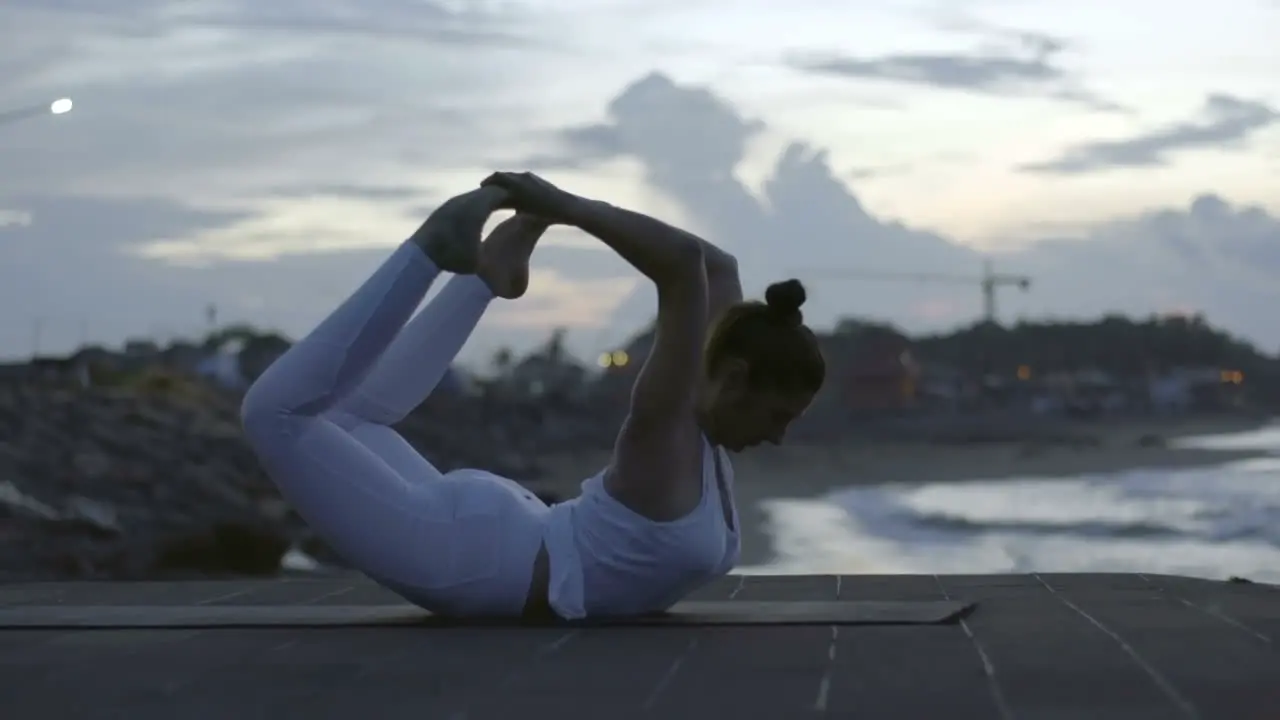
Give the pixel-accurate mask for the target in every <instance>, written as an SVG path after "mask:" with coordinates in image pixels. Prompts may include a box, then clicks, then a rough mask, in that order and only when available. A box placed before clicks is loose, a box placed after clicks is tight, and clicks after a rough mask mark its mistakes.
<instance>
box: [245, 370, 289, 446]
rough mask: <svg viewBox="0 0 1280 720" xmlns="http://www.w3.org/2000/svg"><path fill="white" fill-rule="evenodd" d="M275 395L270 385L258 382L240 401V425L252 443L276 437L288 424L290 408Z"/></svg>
mask: <svg viewBox="0 0 1280 720" xmlns="http://www.w3.org/2000/svg"><path fill="white" fill-rule="evenodd" d="M275 395H276V393H274V392H272V390H271V387H270V386H269V385H264V384H263V383H261V382H256V383H254V384H253V385H251V386H249V390H248V392H246V393H245V394H244V398H243V399H242V400H241V401H240V425H241V427H242V428H244V433H245V436H246V437H247V438H248V439H249V441H250V443H255V444H256V443H257V442H258V441H261V440H265V439H267V438H270V437H275V436H276V435H277V434H279V433H280V432H281V431H282V430H283V428H284V425H285V424H287V422H288V419H289V416H290V414H291V413H290V411H289V408H288V407H287V406H286V405H285V404H284V403H282V402H280V401H279V398H277V397H275Z"/></svg>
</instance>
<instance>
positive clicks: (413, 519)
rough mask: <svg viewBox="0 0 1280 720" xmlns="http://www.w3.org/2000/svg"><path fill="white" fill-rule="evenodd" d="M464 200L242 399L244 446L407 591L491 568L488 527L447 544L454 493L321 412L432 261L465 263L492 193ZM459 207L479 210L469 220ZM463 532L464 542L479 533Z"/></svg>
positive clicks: (364, 563)
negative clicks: (396, 464)
mask: <svg viewBox="0 0 1280 720" xmlns="http://www.w3.org/2000/svg"><path fill="white" fill-rule="evenodd" d="M464 197H466V196H464ZM451 202H454V201H451ZM465 203H469V206H464V207H462V208H459V207H458V206H457V205H455V206H453V208H452V212H453V213H454V215H453V217H450V216H449V215H447V214H446V215H444V216H443V217H439V218H437V217H436V216H433V218H431V219H429V220H428V221H427V223H426V224H425V225H424V229H423V231H420V233H419V235H415V238H414V239H413V240H410V241H408V242H406V243H405V244H403V245H402V246H401V247H400V248H399V249H397V250H396V251H395V253H393V254H392V256H391V257H390V258H389V259H388V260H387V261H386V262H385V263H383V265H382V266H380V267H379V268H378V269H377V271H376V272H375V273H374V274H373V276H372V277H370V278H369V279H368V280H367V281H366V282H365V283H364V284H363V285H361V286H360V288H359V289H357V290H356V292H355V293H354V294H353V295H352V296H351V297H350V298H348V299H347V300H346V301H345V302H344V303H343V304H342V305H341V306H339V307H338V309H337V310H335V311H334V312H333V314H331V315H330V316H329V317H328V318H326V319H325V320H324V321H322V322H321V323H320V324H319V326H317V327H316V329H315V330H313V331H312V332H311V333H310V334H309V335H307V337H305V338H303V339H302V340H301V341H299V342H298V343H297V344H296V345H294V346H293V347H292V348H291V349H290V350H289V351H288V352H286V353H285V354H284V355H282V356H281V357H280V358H279V359H278V360H277V361H276V362H275V363H274V364H273V365H272V366H271V367H270V368H268V370H267V372H265V373H264V374H263V375H262V377H260V378H259V379H258V381H257V382H255V383H254V385H253V387H251V388H250V390H249V392H248V393H247V394H246V396H245V400H244V404H243V407H242V417H243V422H244V427H245V433H246V436H247V437H248V440H249V442H250V444H251V446H252V447H253V449H254V450H255V451H256V452H257V454H258V456H259V458H260V459H261V461H262V463H263V465H264V466H265V468H266V469H267V471H268V473H269V474H270V475H271V477H272V478H273V479H274V480H275V482H276V483H277V485H278V486H279V487H280V491H281V493H282V495H284V497H285V499H287V500H288V501H289V502H291V503H292V504H293V505H294V507H295V508H296V509H297V510H298V512H299V514H301V515H302V517H303V518H304V519H306V520H307V522H308V523H309V524H311V525H312V527H313V528H314V529H315V530H316V531H317V533H319V534H320V535H321V536H322V537H324V538H325V539H326V540H327V541H328V542H329V543H330V544H331V545H332V546H333V547H334V549H335V550H337V551H338V552H339V553H341V554H343V555H344V556H345V557H346V558H347V559H348V561H350V562H351V563H352V564H354V565H355V566H356V567H358V568H359V569H361V570H363V571H365V572H366V573H368V574H369V575H371V576H373V577H375V578H378V579H381V580H384V581H387V582H389V583H392V584H395V585H397V586H399V587H407V588H414V589H417V590H426V591H430V590H432V589H434V588H448V587H455V586H458V585H460V584H465V583H468V582H472V581H474V580H475V579H476V578H478V577H480V576H482V575H483V574H484V573H487V572H491V571H492V559H493V558H494V557H496V553H497V552H498V551H499V549H500V548H499V545H498V543H500V542H501V538H499V537H498V535H499V533H498V532H497V531H495V532H493V533H492V534H493V538H492V539H491V540H489V541H488V542H487V543H480V544H476V543H475V542H469V543H467V542H461V541H458V542H454V541H453V538H454V536H455V535H456V533H454V532H451V530H452V526H453V525H454V524H455V523H456V522H458V521H459V518H456V517H455V516H456V512H455V509H456V508H455V505H456V503H455V502H454V501H455V500H456V498H454V497H451V496H450V495H449V493H448V491H447V490H446V489H445V486H444V485H441V486H439V487H436V486H435V485H434V484H417V483H413V484H411V483H408V482H406V481H405V480H404V479H403V478H402V477H401V475H400V473H398V472H396V470H395V469H394V468H393V467H392V466H391V465H390V464H388V462H387V461H386V460H384V459H383V458H381V457H379V456H378V455H377V454H375V453H373V452H371V451H370V449H369V448H367V447H365V446H364V445H362V444H361V443H360V442H358V441H357V440H355V439H354V438H353V437H352V436H351V435H349V434H348V433H347V432H345V431H344V430H343V429H342V428H341V427H339V426H338V425H337V424H335V423H334V422H333V421H332V420H331V419H330V418H328V417H324V414H325V413H326V412H327V411H329V410H331V409H333V408H334V407H335V406H336V405H337V404H339V403H340V402H342V401H343V399H344V398H346V397H347V396H349V394H350V393H351V392H352V391H353V390H354V389H355V388H356V387H357V386H359V385H360V384H361V383H362V382H363V381H364V380H365V379H366V378H367V376H368V375H369V372H370V370H371V369H372V368H373V366H374V365H375V363H376V362H377V361H378V359H379V357H380V356H381V355H382V353H383V351H384V350H385V349H386V348H387V346H388V345H389V344H390V343H391V342H392V340H393V338H395V337H396V336H397V334H398V331H399V330H400V329H401V325H402V324H403V322H404V321H405V320H406V319H407V318H408V317H409V315H410V314H411V313H412V312H413V310H414V308H416V307H417V305H418V304H419V302H421V299H422V297H423V296H424V295H425V294H426V291H427V289H428V287H429V286H430V284H431V283H432V281H433V280H434V279H435V277H436V276H437V275H438V274H439V272H440V270H441V269H444V268H443V267H442V266H443V265H451V266H453V267H454V268H456V269H458V270H463V271H466V270H469V269H470V270H474V269H475V265H474V262H475V258H476V256H477V253H476V252H475V251H474V250H473V251H468V249H467V248H466V247H465V244H466V243H468V242H470V243H472V244H475V245H478V244H479V234H480V231H481V230H482V229H483V220H484V217H487V215H488V213H489V211H491V210H492V207H493V206H494V205H496V201H495V199H494V198H493V196H492V194H488V195H484V194H473V195H472V196H471V197H470V199H468V200H465ZM447 207H449V204H448V203H446V208H447ZM446 208H442V209H441V211H437V214H440V213H442V212H443V211H444V210H445V209H446ZM466 213H470V214H471V215H473V216H474V215H481V214H482V215H483V217H480V222H479V223H478V224H477V223H474V222H471V221H470V220H469V219H468V217H465V216H464V215H465V214H466ZM459 216H464V217H459ZM471 226H474V235H471V234H470V232H471V230H472V227H471ZM468 254H469V257H470V259H471V262H472V263H473V264H472V265H471V267H468V266H467V261H468ZM446 362H447V361H446ZM465 535H466V536H467V538H468V539H469V540H474V538H476V537H477V536H478V535H479V534H478V533H465Z"/></svg>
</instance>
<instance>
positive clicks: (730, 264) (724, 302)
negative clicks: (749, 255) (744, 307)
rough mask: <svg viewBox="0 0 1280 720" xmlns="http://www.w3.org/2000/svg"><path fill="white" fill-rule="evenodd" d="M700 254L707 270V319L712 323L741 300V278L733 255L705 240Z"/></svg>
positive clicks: (736, 260)
mask: <svg viewBox="0 0 1280 720" xmlns="http://www.w3.org/2000/svg"><path fill="white" fill-rule="evenodd" d="M702 255H703V258H704V266H705V267H706V271H707V319H708V321H709V322H713V323H714V322H716V321H717V320H719V319H720V316H721V315H723V314H724V313H725V311H726V310H728V309H729V308H730V307H732V306H734V305H737V304H738V303H740V302H742V280H741V279H740V278H739V277H738V259H737V258H735V257H734V256H732V255H730V254H729V253H727V252H725V251H723V250H721V249H720V248H718V247H716V246H715V245H712V244H711V243H709V242H706V241H705V240H704V241H703V244H702Z"/></svg>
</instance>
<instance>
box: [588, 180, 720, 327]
mask: <svg viewBox="0 0 1280 720" xmlns="http://www.w3.org/2000/svg"><path fill="white" fill-rule="evenodd" d="M580 202H581V203H582V207H581V208H580V209H579V210H578V211H577V212H576V213H574V214H575V215H578V216H579V217H577V218H575V219H574V220H572V221H569V222H567V223H566V224H570V225H575V226H577V227H578V228H580V229H582V230H584V231H586V232H588V233H590V234H591V235H594V236H596V237H597V238H600V239H601V240H603V241H604V242H605V243H606V244H608V245H609V246H610V247H613V248H614V250H615V251H617V252H618V254H619V255H621V256H622V258H623V259H624V260H626V261H627V262H629V263H631V265H632V266H633V267H635V268H636V269H637V270H639V271H640V272H641V273H643V274H644V275H645V276H646V277H648V278H649V279H650V280H653V281H654V282H658V277H657V276H656V275H655V274H654V272H660V269H659V268H656V267H655V268H652V270H653V271H654V272H650V271H646V269H645V267H644V266H642V265H641V264H637V260H640V261H650V260H655V259H656V258H647V257H646V258H636V260H633V259H632V258H633V255H629V254H628V252H624V251H623V250H622V249H621V248H620V247H618V243H619V242H622V243H624V244H626V245H627V246H628V247H631V246H635V251H636V252H641V253H646V254H648V253H652V254H654V255H659V254H664V253H665V252H666V251H667V250H668V249H669V246H668V247H663V246H662V243H661V242H660V241H662V240H663V238H665V237H668V236H675V237H673V239H672V241H673V242H675V243H678V244H681V245H683V244H684V242H686V241H687V242H693V243H697V244H698V245H699V246H700V247H701V248H702V258H703V270H704V271H705V272H706V275H707V319H708V320H709V321H711V322H714V321H715V320H716V319H717V318H719V317H720V315H721V314H723V313H724V311H725V310H728V309H729V308H730V307H731V306H733V305H736V304H738V303H740V302H742V281H741V279H740V278H739V277H738V259H737V258H735V257H734V256H733V255H730V254H729V253H727V252H725V251H724V250H721V249H720V248H718V247H716V246H715V245H713V244H711V243H710V242H707V241H706V240H703V239H702V238H700V237H698V236H696V235H694V234H692V233H689V232H686V231H684V230H681V229H680V228H677V227H673V226H671V225H668V224H666V223H664V222H662V221H660V220H656V219H654V218H651V217H648V216H647V215H642V214H640V213H636V212H631V211H629V210H623V209H622V208H618V207H614V206H612V205H609V204H608V203H604V202H600V201H592V200H580ZM584 223H585V224H584ZM589 225H594V226H595V228H596V229H595V230H592V229H591V227H588V226H589ZM604 225H607V228H606V227H603V226H604ZM601 231H602V232H604V234H605V235H610V236H613V237H612V239H609V238H605V237H602V236H601ZM622 235H625V236H626V237H625V238H623V237H622ZM631 238H635V239H636V240H637V242H635V243H630V242H627V240H629V239H631ZM681 238H683V241H682V240H680V239H681ZM659 262H661V261H659ZM645 264H657V263H653V262H649V263H645Z"/></svg>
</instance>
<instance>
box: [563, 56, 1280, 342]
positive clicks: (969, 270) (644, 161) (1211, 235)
mask: <svg viewBox="0 0 1280 720" xmlns="http://www.w3.org/2000/svg"><path fill="white" fill-rule="evenodd" d="M766 130H767V128H766V127H765V126H764V125H763V124H762V123H760V122H758V121H754V120H751V119H748V118H744V117H743V116H742V115H741V113H740V112H739V111H738V110H737V109H736V108H734V107H733V106H732V105H731V104H729V103H728V102H727V101H726V100H724V99H723V98H721V97H719V96H717V95H716V94H714V93H712V92H711V91H709V90H708V89H706V88H704V87H698V86H690V85H683V84H679V83H677V82H675V81H674V80H673V79H671V78H670V77H668V76H666V75H662V74H656V73H655V74H649V75H646V76H644V77H642V78H639V79H637V80H636V81H634V82H632V83H630V84H629V85H628V86H626V87H625V88H623V89H622V90H621V91H620V92H619V93H618V95H617V96H615V97H614V98H613V100H612V101H611V102H610V103H609V105H608V111H607V119H606V121H605V122H602V123H596V124H592V125H590V126H587V127H585V128H584V127H577V128H568V129H566V130H565V132H563V133H562V135H561V137H560V143H559V147H558V148H557V149H556V150H555V151H553V152H547V153H542V154H541V155H540V158H541V160H542V161H543V162H544V163H545V165H546V166H547V167H548V168H549V169H550V170H549V173H550V174H551V177H553V178H554V172H555V168H557V167H575V168H581V167H584V166H589V165H590V164H591V163H593V162H603V161H606V160H613V159H616V158H619V157H626V158H630V159H633V160H635V161H638V163H639V165H640V167H641V168H642V171H643V177H644V180H645V181H646V183H647V184H649V185H651V186H652V187H653V188H655V189H657V190H659V191H661V192H662V193H663V194H664V195H665V196H667V197H669V198H671V199H672V200H674V201H675V202H677V203H678V204H679V206H680V207H681V209H682V210H683V212H684V214H685V215H686V216H687V217H688V219H689V223H688V224H689V227H690V229H693V230H696V231H697V232H699V233H701V234H702V235H703V236H704V237H706V238H708V239H710V240H712V241H714V242H716V243H718V244H720V245H722V246H724V247H725V248H726V249H729V250H730V251H732V252H734V253H735V254H736V255H737V256H738V257H739V260H740V262H741V265H742V272H743V275H744V283H745V285H746V286H747V287H746V289H747V292H748V294H757V295H758V294H759V293H760V292H761V291H762V290H763V288H764V285H765V284H766V283H768V282H771V281H774V280H777V279H780V278H782V277H788V276H792V275H794V276H798V277H800V278H802V279H803V280H804V281H805V282H806V283H807V284H809V286H810V290H811V293H810V297H811V301H810V306H808V307H806V317H809V318H811V320H812V321H813V322H815V323H816V324H819V325H823V324H830V323H833V322H834V321H835V320H836V319H837V318H839V317H843V316H864V317H880V318H888V319H891V320H892V321H894V322H896V323H899V324H901V325H902V326H904V327H906V328H907V329H909V330H912V331H927V330H939V329H944V328H948V327H952V326H955V325H956V324H960V323H966V322H970V321H972V320H974V319H976V318H977V317H978V315H979V313H980V311H981V292H980V287H979V280H980V274H981V268H982V261H983V256H982V255H980V254H979V253H978V252H976V251H974V250H973V249H971V248H968V247H966V246H964V245H962V244H960V243H958V242H956V241H955V240H953V239H951V238H948V237H946V236H944V235H940V234H937V233H933V232H928V231H925V230H920V229H917V228H913V227H911V226H910V225H908V224H905V223H902V222H898V221H895V220H892V219H888V218H884V217H881V216H878V215H877V214H876V213H875V212H874V211H873V210H871V209H869V208H867V207H866V206H865V205H864V204H863V203H862V201H861V200H860V199H859V198H858V196H857V194H856V193H855V192H854V191H853V190H851V189H850V188H849V186H848V185H847V184H846V182H845V180H844V179H842V178H840V177H839V175H838V174H837V173H836V172H835V171H833V169H832V167H831V163H830V160H829V159H828V157H827V155H826V153H825V152H823V151H822V150H820V149H817V148H814V147H811V146H809V145H807V144H805V143H798V142H797V143H792V144H790V145H789V146H788V147H787V148H786V149H785V150H783V152H782V153H781V154H780V155H778V156H777V157H776V159H775V161H774V163H773V167H772V169H771V170H770V171H769V173H768V175H767V177H766V178H765V181H764V183H763V186H762V187H761V189H760V190H759V192H758V193H757V192H753V191H752V190H750V189H748V187H747V186H746V185H745V184H744V183H743V182H742V181H741V180H740V179H739V178H738V177H737V176H736V174H735V170H736V168H737V167H738V165H739V164H740V163H741V162H742V161H743V159H744V157H745V153H746V145H747V141H748V140H749V139H750V138H752V137H754V136H755V135H757V134H759V133H761V132H765V131H766ZM1277 248H1280V219H1277V218H1276V217H1274V216H1272V215H1270V214H1268V213H1267V212H1266V211H1265V210H1263V209H1261V208H1256V207H1241V206H1236V205H1233V204H1232V203H1231V202H1229V201H1228V200H1225V199H1223V198H1221V197H1218V196H1216V195H1213V194H1209V193H1206V194H1204V195H1203V196H1201V197H1199V198H1197V199H1195V200H1194V201H1193V202H1191V203H1190V204H1189V205H1188V206H1187V207H1185V208H1180V209H1165V210H1160V211H1153V212H1150V213H1143V214H1138V215H1135V216H1132V217H1121V218H1116V219H1113V220H1109V221H1104V222H1098V223H1095V224H1093V225H1086V226H1081V227H1080V228H1078V229H1077V230H1076V231H1075V232H1073V233H1072V234H1071V235H1050V236H1047V237H1043V238H1041V239H1040V242H1037V243H1033V244H1030V245H1027V246H1025V247H1023V248H1021V249H1019V250H1017V251H1014V252H1009V253H1004V254H1000V255H997V256H995V257H994V260H995V264H996V268H997V270H999V271H1003V272H1017V273H1026V274H1029V275H1031V276H1032V278H1033V286H1032V288H1031V291H1030V292H1028V293H1025V294H1023V293H1014V292H1008V293H1005V294H1002V295H1001V296H1000V297H999V300H1000V308H1001V309H1002V311H1003V314H1002V318H1003V319H1004V320H1006V321H1008V320H1012V319H1015V318H1017V317H1021V316H1028V317H1046V316H1047V317H1054V316H1058V317H1075V318H1081V317H1098V316H1100V315H1102V314H1105V313H1108V312H1122V313H1129V314H1135V315H1145V314H1148V313H1152V312H1161V311H1167V310H1172V309H1175V308H1182V307H1195V308H1198V309H1200V310H1203V311H1204V312H1206V313H1207V315H1208V316H1209V318H1210V320H1212V321H1214V322H1218V323H1222V324H1223V325H1225V326H1226V327H1228V328H1230V329H1232V330H1233V331H1236V332H1239V333H1243V334H1246V335H1248V336H1250V337H1252V338H1253V339H1254V340H1256V341H1262V342H1264V343H1266V344H1268V345H1274V344H1277V343H1280V330H1277V328H1276V327H1275V326H1274V322H1273V321H1272V318H1271V313H1270V312H1269V311H1268V310H1267V309H1266V308H1269V307H1274V306H1275V303H1276V302H1277V301H1280V282H1277V280H1280V250H1277ZM842 270H857V271H859V272H877V271H883V272H886V273H906V274H912V273H915V274H931V273H939V274H945V275H948V276H951V277H952V278H954V279H953V280H948V281H946V282H931V281H928V280H923V279H921V280H910V279H903V280H900V281H889V280H886V281H883V282H872V281H869V280H865V279H859V278H857V277H854V276H853V275H852V274H849V275H843V276H842V273H841V271H842ZM957 280H959V281H958V282H957ZM655 307H656V296H655V293H654V291H653V289H652V287H650V286H649V285H648V284H647V283H641V284H640V285H638V286H637V288H636V290H635V292H634V293H633V294H632V295H631V297H629V298H627V300H625V301H624V302H622V303H621V305H620V306H619V307H618V310H617V311H616V312H615V314H614V316H613V322H612V326H614V327H617V328H619V329H620V332H619V333H618V335H619V336H620V337H621V336H625V333H626V331H627V329H629V328H636V327H640V326H642V325H643V324H644V323H646V322H648V321H649V319H650V318H651V317H652V314H653V312H654V308H655ZM620 337H619V338H614V339H620Z"/></svg>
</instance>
